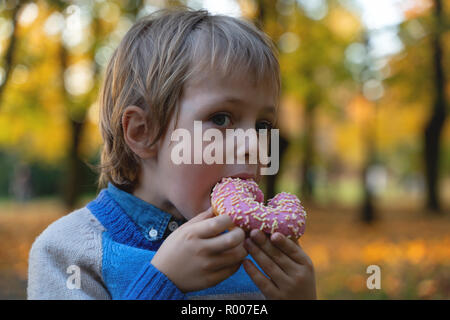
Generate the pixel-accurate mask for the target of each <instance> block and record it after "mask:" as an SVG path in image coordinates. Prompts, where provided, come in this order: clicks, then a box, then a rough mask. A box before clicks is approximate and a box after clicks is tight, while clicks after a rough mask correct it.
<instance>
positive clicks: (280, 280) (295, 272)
mask: <svg viewBox="0 0 450 320" xmlns="http://www.w3.org/2000/svg"><path fill="white" fill-rule="evenodd" d="M244 246H245V248H246V249H247V250H248V251H249V253H250V254H251V255H252V257H253V258H254V259H255V261H256V262H257V263H258V265H259V266H260V267H261V269H262V270H263V271H264V272H265V273H266V274H267V275H268V276H269V278H267V277H266V276H265V275H264V274H263V273H262V272H261V271H260V270H259V269H258V268H257V267H256V266H255V265H254V264H253V262H252V261H250V260H245V261H244V263H243V264H244V269H245V271H246V272H247V273H248V275H249V276H250V278H251V279H252V280H253V282H254V283H255V284H256V285H257V286H258V288H259V289H260V290H261V292H262V293H263V294H264V296H265V297H266V298H267V299H274V300H275V299H276V300H279V299H288V300H294V299H316V298H317V297H316V284H315V276H314V267H313V264H312V261H311V259H310V258H309V257H308V256H307V255H306V253H305V252H304V251H303V249H302V248H301V247H300V245H298V244H296V243H295V242H294V241H292V240H290V239H288V238H286V237H285V236H284V235H282V234H281V233H279V232H275V233H274V234H272V236H271V237H270V239H269V238H268V237H267V236H266V235H265V234H264V233H263V232H262V231H260V230H256V229H255V230H252V231H251V232H250V238H248V239H247V240H246V241H245V245H244Z"/></svg>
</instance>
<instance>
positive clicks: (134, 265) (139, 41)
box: [28, 8, 316, 299]
mask: <svg viewBox="0 0 450 320" xmlns="http://www.w3.org/2000/svg"><path fill="white" fill-rule="evenodd" d="M279 91H280V78H279V65H278V61H277V59H276V57H275V54H274V48H273V46H272V44H271V42H270V40H269V39H268V38H267V37H266V36H265V35H264V34H263V33H262V32H260V31H259V30H257V29H256V28H255V27H254V26H252V25H251V24H250V23H247V22H245V21H241V20H238V19H235V18H231V17H225V16H220V15H217V16H212V15H209V14H208V12H206V11H203V10H199V11H192V10H189V9H180V8H179V9H172V10H160V11H158V12H155V13H153V14H152V15H150V16H148V17H145V18H143V19H141V20H140V21H138V22H137V23H136V24H135V25H134V26H133V27H132V28H131V29H130V31H129V32H128V33H127V34H126V35H125V37H124V39H123V40H122V42H121V43H120V45H119V47H118V48H117V49H116V50H115V52H114V54H113V56H112V58H111V61H110V63H109V64H108V67H107V70H106V77H105V82H104V85H103V88H102V93H101V99H100V113H101V114H100V129H101V133H102V137H103V140H104V146H103V150H102V156H101V166H100V168H101V173H100V186H103V187H106V188H104V189H103V190H101V192H100V194H99V195H98V197H97V198H96V199H94V200H93V201H91V202H90V203H89V204H88V205H87V206H86V207H84V208H81V209H78V210H76V211H74V212H72V213H71V214H69V215H67V216H65V217H63V218H61V219H59V220H58V221H56V222H54V223H53V224H52V225H50V226H49V227H48V228H47V229H46V230H45V231H44V232H43V233H42V234H41V235H40V236H39V237H38V238H37V239H36V241H35V243H34V244H33V247H32V249H31V251H30V258H29V280H28V298H29V299H264V298H266V299H283V298H286V299H298V298H305V299H313V298H315V295H316V293H315V279H314V270H313V265H312V262H311V260H310V259H309V257H308V256H307V255H306V254H305V253H304V251H303V250H302V249H301V248H300V246H298V245H297V244H294V242H293V241H290V240H288V239H287V238H285V237H284V236H282V235H281V234H279V233H276V234H274V235H272V237H271V238H270V239H268V238H267V236H265V235H264V234H262V232H260V231H258V230H253V231H252V233H251V239H252V240H250V239H247V240H246V239H245V233H244V231H243V230H242V229H240V228H237V227H236V228H233V229H230V228H231V227H232V226H233V223H232V221H231V219H230V217H228V216H218V217H214V215H213V213H212V211H211V208H210V193H211V189H212V188H213V187H214V185H215V184H216V183H217V182H219V181H220V180H221V178H222V177H229V176H231V177H240V178H243V179H248V178H253V179H254V180H256V181H258V179H259V174H258V173H259V167H260V166H259V164H208V165H207V164H181V165H180V164H175V163H174V161H173V158H172V151H173V144H172V142H173V141H171V136H172V133H173V132H174V130H175V129H178V128H183V129H185V130H187V131H188V132H193V131H194V129H193V128H194V121H201V122H202V125H203V128H204V129H208V128H215V129H217V130H218V131H219V132H223V131H225V130H226V129H230V128H235V129H236V128H242V129H249V128H253V129H257V130H258V129H270V128H271V127H272V126H273V124H274V122H275V120H276V112H277V106H278V99H279ZM244 151H245V154H246V156H247V155H248V153H249V150H248V149H245V150H244ZM228 229H230V231H229V232H225V231H226V230H228ZM249 253H250V255H249ZM256 263H257V264H258V266H256ZM261 269H262V270H261Z"/></svg>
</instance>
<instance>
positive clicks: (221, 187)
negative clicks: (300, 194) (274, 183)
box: [211, 178, 307, 240]
mask: <svg viewBox="0 0 450 320" xmlns="http://www.w3.org/2000/svg"><path fill="white" fill-rule="evenodd" d="M211 206H212V208H213V211H214V214H215V215H220V214H228V215H229V216H230V217H231V218H232V219H233V222H234V224H235V225H236V226H238V227H240V228H242V229H243V230H244V231H246V232H249V231H250V230H252V229H259V230H261V231H263V232H265V233H268V234H273V233H275V232H280V233H282V234H284V235H285V236H286V237H288V238H290V239H293V240H297V239H298V238H300V237H301V236H302V235H303V233H304V232H305V222H306V221H305V219H306V216H307V215H306V211H305V209H304V208H303V206H302V205H301V204H300V200H299V199H298V198H297V197H296V196H295V195H293V194H290V193H287V192H281V193H279V194H277V195H276V196H275V197H273V198H272V199H270V200H269V202H268V203H267V206H266V205H264V194H263V193H262V192H261V190H260V189H259V187H258V185H257V184H256V182H255V181H253V180H242V179H240V178H223V179H222V181H221V182H219V183H218V184H216V185H215V186H214V189H213V191H212V193H211Z"/></svg>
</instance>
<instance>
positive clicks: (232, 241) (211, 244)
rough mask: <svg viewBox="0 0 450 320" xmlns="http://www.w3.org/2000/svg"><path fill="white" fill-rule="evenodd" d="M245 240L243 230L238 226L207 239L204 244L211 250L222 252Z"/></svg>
mask: <svg viewBox="0 0 450 320" xmlns="http://www.w3.org/2000/svg"><path fill="white" fill-rule="evenodd" d="M244 240H245V232H244V230H242V229H241V228H239V227H236V228H233V230H231V231H230V232H227V233H224V234H221V235H219V236H217V237H214V238H211V239H208V241H207V242H206V244H205V245H206V246H207V248H208V250H209V251H211V252H216V253H217V252H222V251H225V250H228V249H230V248H234V247H236V246H237V245H239V244H240V243H243V241H244Z"/></svg>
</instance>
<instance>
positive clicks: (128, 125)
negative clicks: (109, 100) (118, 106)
mask: <svg viewBox="0 0 450 320" xmlns="http://www.w3.org/2000/svg"><path fill="white" fill-rule="evenodd" d="M122 128H123V136H124V139H125V142H126V143H127V145H128V146H129V147H130V149H131V150H133V152H134V153H136V154H137V155H138V156H139V157H140V158H141V159H146V158H150V157H153V156H155V155H156V151H157V147H156V145H157V144H155V145H153V146H152V147H149V145H150V142H151V141H152V140H153V136H152V130H150V128H149V127H148V123H147V117H146V113H145V111H144V110H142V109H141V108H139V107H136V106H128V107H126V108H125V111H124V113H123V115H122Z"/></svg>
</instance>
